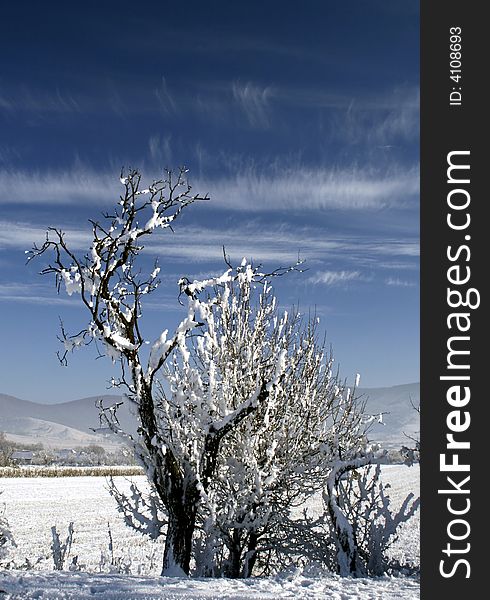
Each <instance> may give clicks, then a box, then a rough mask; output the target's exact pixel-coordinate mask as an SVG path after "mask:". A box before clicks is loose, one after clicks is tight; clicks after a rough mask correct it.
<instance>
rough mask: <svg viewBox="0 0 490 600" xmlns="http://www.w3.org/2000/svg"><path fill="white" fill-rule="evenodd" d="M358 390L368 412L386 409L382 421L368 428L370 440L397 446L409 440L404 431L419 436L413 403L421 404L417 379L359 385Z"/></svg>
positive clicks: (417, 419) (417, 420) (417, 417)
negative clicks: (386, 384)
mask: <svg viewBox="0 0 490 600" xmlns="http://www.w3.org/2000/svg"><path fill="white" fill-rule="evenodd" d="M357 394H358V395H362V398H363V399H364V400H366V412H367V413H369V414H372V415H375V414H381V413H387V414H384V415H383V417H382V421H383V422H382V424H379V423H375V424H373V426H372V428H371V429H370V431H369V438H370V439H371V440H372V441H377V442H382V443H383V444H384V445H386V446H398V447H399V446H400V444H407V443H408V441H409V440H407V437H406V435H411V436H413V437H418V435H419V431H420V415H419V414H418V413H417V411H416V410H414V409H413V407H412V404H413V405H415V406H418V405H419V404H420V383H408V384H405V385H395V386H392V387H383V388H359V389H358V390H357ZM405 434H406V435H405Z"/></svg>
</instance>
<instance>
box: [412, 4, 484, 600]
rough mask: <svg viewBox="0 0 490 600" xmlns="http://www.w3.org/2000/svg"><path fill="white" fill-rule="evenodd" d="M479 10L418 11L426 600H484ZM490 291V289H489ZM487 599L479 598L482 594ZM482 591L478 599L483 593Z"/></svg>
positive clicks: (443, 7) (434, 7) (440, 7)
mask: <svg viewBox="0 0 490 600" xmlns="http://www.w3.org/2000/svg"><path fill="white" fill-rule="evenodd" d="M485 7H486V5H485V3H484V2H477V1H476V0H473V1H471V0H470V1H466V2H461V1H458V2H455V1H453V0H446V1H444V2H436V1H431V0H422V2H421V295H422V297H421V330H422V331H421V334H422V335H421V364H422V370H421V385H422V391H421V396H422V400H421V408H422V411H421V413H422V414H421V416H422V431H421V442H422V459H421V477H422V501H423V502H422V522H421V558H422V578H421V597H422V599H423V600H429V599H432V598H444V599H445V600H451V599H453V598H454V599H456V598H457V599H458V600H460V599H461V598H464V599H468V600H469V599H470V598H471V599H472V598H480V597H483V596H485V592H484V590H485V587H486V586H485V584H484V579H485V580H486V577H487V572H486V571H485V568H484V563H486V562H487V552H486V551H485V550H484V548H485V540H486V538H487V536H488V520H487V516H486V515H487V511H488V510H489V504H490V501H489V498H490V495H489V493H488V485H487V482H488V481H489V478H488V464H486V463H488V461H487V460H485V457H486V454H487V451H486V447H487V444H488V441H490V431H489V430H488V405H489V404H490V402H489V398H488V389H489V385H488V383H486V381H485V378H486V376H487V372H488V373H489V374H490V365H487V364H486V362H487V360H488V355H489V351H488V347H489V344H488V336H489V334H490V328H489V326H488V302H487V298H486V294H485V293H484V290H483V285H484V283H483V282H484V276H485V275H486V274H487V273H488V272H489V269H488V266H486V263H487V262H488V260H489V258H490V252H489V251H488V243H489V242H490V234H489V232H488V225H487V221H489V220H490V216H489V210H488V206H489V205H490V195H489V191H488V189H486V188H487V187H488V186H489V183H488V182H489V179H490V153H489V150H488V148H487V147H486V146H487V139H488V133H489V117H488V110H489V107H488V101H487V100H486V98H485V91H484V90H485V89H487V85H488V71H489V69H488V67H487V61H488V58H489V57H490V51H489V47H488V39H489V35H488V22H487V20H486V18H485V17H484V8H485ZM487 287H488V286H487ZM482 590H483V591H482ZM482 594H483V596H482Z"/></svg>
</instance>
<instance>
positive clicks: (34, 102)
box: [0, 86, 81, 113]
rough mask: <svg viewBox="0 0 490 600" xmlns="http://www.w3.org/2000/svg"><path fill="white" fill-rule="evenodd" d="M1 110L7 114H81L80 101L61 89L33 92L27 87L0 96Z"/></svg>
mask: <svg viewBox="0 0 490 600" xmlns="http://www.w3.org/2000/svg"><path fill="white" fill-rule="evenodd" d="M0 109H2V110H4V111H7V112H14V111H15V112H18V111H25V112H36V113H42V112H44V113H74V112H80V111H81V106H80V102H79V100H78V99H77V98H76V97H75V96H74V95H73V94H71V93H67V92H62V91H60V90H59V89H55V90H53V91H50V90H35V91H34V90H31V89H29V88H27V87H25V86H24V87H21V88H19V89H15V90H12V91H10V92H3V93H2V94H0Z"/></svg>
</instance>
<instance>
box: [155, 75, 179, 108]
mask: <svg viewBox="0 0 490 600" xmlns="http://www.w3.org/2000/svg"><path fill="white" fill-rule="evenodd" d="M155 96H156V99H157V100H158V103H159V106H160V108H161V110H162V111H163V112H164V114H166V115H171V114H174V113H176V112H177V104H176V102H175V100H174V98H173V96H172V94H171V93H170V91H169V89H168V86H167V80H166V79H165V77H162V79H161V82H160V85H159V87H158V88H157V89H156V90H155Z"/></svg>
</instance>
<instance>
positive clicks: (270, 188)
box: [200, 166, 419, 212]
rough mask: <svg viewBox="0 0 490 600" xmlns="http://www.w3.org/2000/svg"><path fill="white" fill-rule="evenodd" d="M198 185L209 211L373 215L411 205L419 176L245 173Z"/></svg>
mask: <svg viewBox="0 0 490 600" xmlns="http://www.w3.org/2000/svg"><path fill="white" fill-rule="evenodd" d="M200 185H201V186H202V187H203V188H205V189H207V190H210V192H211V195H212V200H213V206H220V207H223V206H226V208H228V209H231V210H247V211H250V210H252V211H258V212H263V211H284V210H290V209H295V210H301V211H311V210H324V209H341V210H372V209H375V210H376V209H380V208H386V207H403V206H406V205H407V204H413V203H414V201H415V200H416V199H418V194H419V173H418V167H410V168H408V169H402V168H400V167H396V166H393V167H389V168H387V169H385V170H381V169H373V168H369V167H358V166H352V167H344V168H341V167H339V168H327V167H326V168H311V167H310V168H301V166H297V167H296V168H294V167H281V166H273V167H271V168H264V169H261V170H259V169H257V168H255V167H249V168H247V169H245V170H241V171H239V172H238V173H237V174H236V175H235V176H230V177H226V178H222V179H217V180H214V181H204V182H202V183H200Z"/></svg>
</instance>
